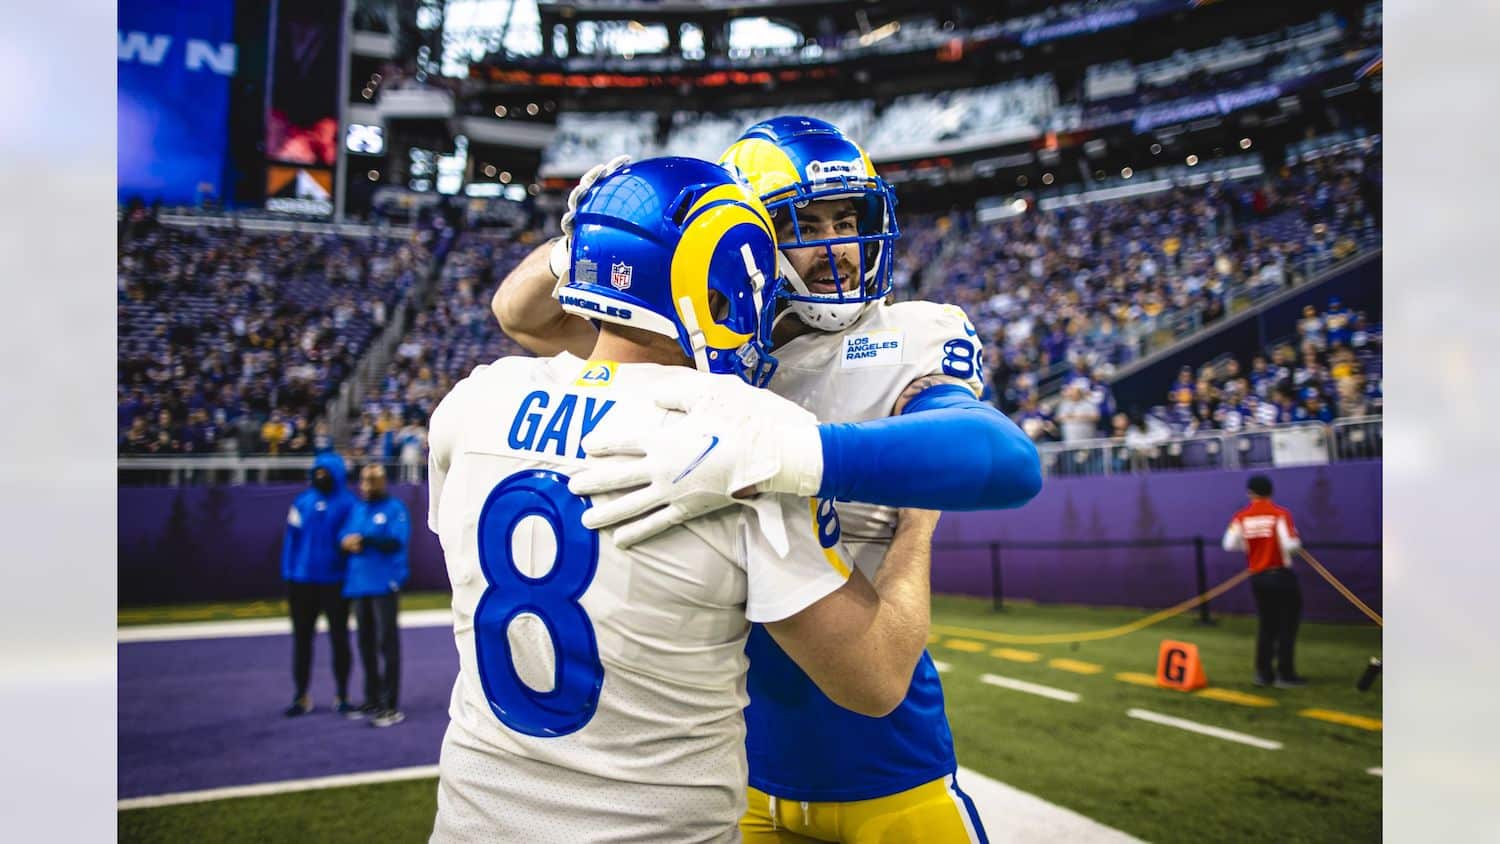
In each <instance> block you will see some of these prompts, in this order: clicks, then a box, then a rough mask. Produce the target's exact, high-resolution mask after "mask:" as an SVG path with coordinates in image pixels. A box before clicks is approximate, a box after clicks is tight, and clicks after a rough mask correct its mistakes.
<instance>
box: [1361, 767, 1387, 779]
mask: <svg viewBox="0 0 1500 844" xmlns="http://www.w3.org/2000/svg"><path fill="white" fill-rule="evenodd" d="M1365 773H1367V774H1369V775H1370V776H1372V777H1381V778H1382V779H1383V778H1384V777H1385V769H1384V768H1366V769H1365Z"/></svg>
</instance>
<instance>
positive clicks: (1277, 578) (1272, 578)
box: [1223, 475, 1307, 688]
mask: <svg viewBox="0 0 1500 844" xmlns="http://www.w3.org/2000/svg"><path fill="white" fill-rule="evenodd" d="M1246 488H1247V489H1248V490H1249V493H1250V506H1248V507H1246V508H1245V509H1243V510H1241V511H1239V512H1238V513H1235V514H1234V518H1233V519H1231V520H1230V522H1229V527H1228V529H1226V530H1225V531H1224V542H1223V545H1224V550H1225V551H1244V552H1245V553H1246V556H1247V557H1248V558H1249V563H1250V588H1251V590H1253V591H1254V593H1255V611H1256V614H1257V615H1259V616H1260V628H1259V631H1258V632H1257V634H1256V637H1255V685H1257V686H1270V685H1275V686H1277V687H1278V688H1286V687H1291V686H1305V685H1307V681H1306V680H1304V679H1303V678H1302V677H1300V676H1298V674H1297V669H1296V662H1295V660H1294V658H1293V650H1294V649H1295V648H1296V645H1297V625H1298V624H1299V623H1300V622H1301V620H1302V588H1301V587H1300V586H1298V585H1297V576H1296V575H1295V574H1293V573H1292V569H1291V565H1292V554H1293V553H1294V552H1296V551H1297V549H1299V548H1301V547H1302V540H1301V539H1299V538H1298V536H1297V526H1296V524H1294V523H1293V521H1292V514H1291V511H1289V510H1287V509H1286V508H1285V507H1282V506H1280V505H1278V504H1277V503H1276V502H1274V501H1272V500H1271V479H1270V478H1268V477H1266V476H1265V475H1255V476H1253V477H1251V478H1250V482H1249V484H1247V486H1246ZM1273 654H1274V656H1275V670H1273V669H1272V662H1271V660H1272V656H1273Z"/></svg>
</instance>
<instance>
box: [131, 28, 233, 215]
mask: <svg viewBox="0 0 1500 844" xmlns="http://www.w3.org/2000/svg"><path fill="white" fill-rule="evenodd" d="M116 37H117V45H116V46H117V48H118V50H117V59H118V70H119V91H118V97H119V116H118V120H117V123H116V130H117V135H118V141H119V153H118V161H117V167H118V176H117V180H116V181H117V188H118V197H119V199H120V201H122V202H123V201H125V200H127V199H129V198H131V197H140V198H142V199H143V200H145V201H147V202H150V201H152V200H155V199H160V200H161V201H162V202H163V203H166V204H168V205H174V204H193V203H195V202H197V201H198V200H199V199H201V198H203V197H205V196H214V197H219V196H222V195H223V193H224V191H223V181H224V159H225V151H226V148H227V144H226V140H227V138H226V133H227V131H228V125H229V85H230V79H231V78H232V77H233V76H234V74H235V70H236V65H237V60H238V56H237V51H236V47H235V44H234V0H119V27H118V31H117V33H116Z"/></svg>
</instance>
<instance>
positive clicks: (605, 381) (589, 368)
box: [573, 360, 615, 387]
mask: <svg viewBox="0 0 1500 844" xmlns="http://www.w3.org/2000/svg"><path fill="white" fill-rule="evenodd" d="M614 378H615V362H614V361H612V360H591V361H589V362H588V363H587V364H585V365H584V367H583V374H582V375H579V376H578V380H577V381H574V382H573V386H575V387H605V386H608V385H609V382H610V381H613V380H614Z"/></svg>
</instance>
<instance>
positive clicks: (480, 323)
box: [351, 235, 536, 474]
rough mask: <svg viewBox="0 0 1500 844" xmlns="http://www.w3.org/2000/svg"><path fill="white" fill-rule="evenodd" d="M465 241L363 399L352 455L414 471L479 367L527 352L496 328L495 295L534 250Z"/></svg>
mask: <svg viewBox="0 0 1500 844" xmlns="http://www.w3.org/2000/svg"><path fill="white" fill-rule="evenodd" d="M535 243H536V240H535V237H533V236H527V237H524V238H522V239H521V240H519V241H515V242H511V241H506V240H497V239H495V238H493V237H485V236H476V235H464V236H461V238H460V240H459V241H458V243H457V244H456V245H455V246H454V248H453V250H452V251H451V252H450V253H449V255H448V259H447V262H446V263H445V264H444V266H443V271H442V276H441V278H440V280H439V284H438V289H437V292H436V294H435V296H434V299H433V303H432V306H431V307H429V308H427V309H426V310H424V311H423V312H421V313H419V314H418V315H417V316H416V319H415V320H414V321H413V322H412V324H411V327H410V328H408V329H407V332H406V335H405V336H404V337H403V338H402V339H401V343H400V345H399V346H397V347H396V352H395V354H394V356H393V357H392V359H391V363H390V365H389V367H388V368H387V370H386V372H385V374H384V375H383V376H382V377H381V380H380V382H379V384H378V385H375V386H374V387H373V389H371V390H370V391H369V393H368V394H367V395H366V396H365V397H364V403H363V406H362V408H361V411H360V418H359V420H358V422H357V423H356V424H355V426H354V434H353V439H352V441H351V446H352V450H353V451H354V453H356V454H359V455H362V456H365V457H368V458H372V459H375V460H379V461H381V462H385V463H399V464H401V466H402V471H403V473H408V474H410V473H415V472H417V471H419V469H420V466H421V464H422V463H423V462H425V460H426V453H427V452H426V442H427V428H426V424H427V419H428V417H429V416H431V414H432V410H433V408H435V407H436V406H437V403H438V401H439V400H441V399H442V397H443V396H445V395H447V393H448V391H449V390H450V389H452V387H453V385H454V384H455V383H456V382H457V381H458V380H459V379H461V378H464V377H465V376H467V375H468V374H469V373H470V372H471V371H473V369H474V367H476V366H478V365H480V364H483V363H490V362H491V361H494V360H495V359H496V358H499V357H502V356H504V355H514V354H526V351H525V350H524V349H522V348H521V347H520V346H518V345H516V343H515V342H514V341H512V340H511V339H510V338H509V337H506V336H505V334H504V333H502V332H501V331H500V330H499V328H498V327H497V326H496V325H495V318H494V316H493V315H492V314H491V312H490V297H491V296H492V295H493V294H494V291H495V286H496V285H497V284H499V283H500V279H502V278H504V277H505V276H506V274H507V273H509V272H510V270H511V269H512V268H513V267H515V265H516V264H519V263H520V262H521V259H522V258H525V257H526V255H527V253H528V252H530V251H531V249H532V248H533V247H534V246H535Z"/></svg>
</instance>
